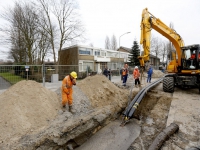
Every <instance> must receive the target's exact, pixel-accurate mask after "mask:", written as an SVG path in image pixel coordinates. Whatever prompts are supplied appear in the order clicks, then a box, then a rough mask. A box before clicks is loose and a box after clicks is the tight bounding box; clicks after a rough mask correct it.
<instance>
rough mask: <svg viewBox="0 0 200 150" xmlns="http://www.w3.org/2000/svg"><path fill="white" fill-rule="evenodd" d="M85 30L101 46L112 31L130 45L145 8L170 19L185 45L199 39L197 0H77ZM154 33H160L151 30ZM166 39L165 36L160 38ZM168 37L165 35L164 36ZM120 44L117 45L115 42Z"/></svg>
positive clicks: (136, 36)
mask: <svg viewBox="0 0 200 150" xmlns="http://www.w3.org/2000/svg"><path fill="white" fill-rule="evenodd" d="M77 1H78V3H79V9H80V12H81V17H82V21H83V23H84V24H85V27H86V30H87V34H86V38H87V39H88V41H87V42H86V43H81V44H82V45H89V44H90V43H92V44H93V45H94V47H99V48H104V47H105V38H106V36H108V37H109V38H111V36H112V35H113V34H114V35H115V36H116V38H117V43H118V44H119V37H120V36H121V35H123V34H124V33H126V32H131V33H129V34H125V35H123V36H121V38H120V45H121V46H124V47H128V48H131V46H132V44H133V41H134V39H137V41H138V42H139V41H140V21H141V14H142V10H143V9H144V8H146V7H147V8H148V10H149V12H151V13H152V14H153V15H154V16H155V17H157V18H159V19H160V20H161V21H162V22H164V23H165V24H166V25H169V24H170V22H172V23H173V25H174V28H175V30H176V32H177V33H179V34H180V36H181V37H182V38H183V40H184V42H185V45H189V44H198V43H200V27H199V25H200V17H199V14H200V9H199V8H200V0H77ZM13 3H14V0H6V1H4V0H0V5H1V6H2V5H4V6H5V5H8V4H9V5H12V4H13ZM152 33H153V35H155V36H158V37H160V38H161V37H162V35H160V34H158V33H157V32H156V31H154V30H152ZM163 39H165V38H163ZM166 40H167V39H166ZM118 46H119V45H118Z"/></svg>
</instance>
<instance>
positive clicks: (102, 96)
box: [77, 75, 128, 107]
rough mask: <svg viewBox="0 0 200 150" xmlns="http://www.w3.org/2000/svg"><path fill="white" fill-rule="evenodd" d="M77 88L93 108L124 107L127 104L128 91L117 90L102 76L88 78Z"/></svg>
mask: <svg viewBox="0 0 200 150" xmlns="http://www.w3.org/2000/svg"><path fill="white" fill-rule="evenodd" d="M77 86H78V87H79V88H80V89H81V90H82V91H83V92H84V93H85V94H86V96H87V97H88V98H89V100H90V101H91V105H92V106H93V107H103V106H106V105H112V104H113V105H114V104H117V105H118V106H119V107H124V106H126V104H127V99H128V90H125V89H120V88H118V87H117V86H115V85H114V84H113V83H112V82H111V81H109V80H108V78H106V77H105V76H103V75H95V76H89V77H87V78H85V79H84V80H82V81H80V82H79V83H78V84H77Z"/></svg>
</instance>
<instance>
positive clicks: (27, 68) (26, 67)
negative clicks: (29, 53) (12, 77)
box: [25, 66, 29, 80]
mask: <svg viewBox="0 0 200 150" xmlns="http://www.w3.org/2000/svg"><path fill="white" fill-rule="evenodd" d="M25 69H26V73H27V74H26V80H28V71H29V66H25Z"/></svg>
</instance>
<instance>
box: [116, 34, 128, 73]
mask: <svg viewBox="0 0 200 150" xmlns="http://www.w3.org/2000/svg"><path fill="white" fill-rule="evenodd" d="M129 33H131V32H126V33H124V34H122V35H120V36H119V49H120V38H121V37H122V36H123V35H125V34H129ZM119 58H120V51H119V56H118V63H119ZM119 74H120V64H119Z"/></svg>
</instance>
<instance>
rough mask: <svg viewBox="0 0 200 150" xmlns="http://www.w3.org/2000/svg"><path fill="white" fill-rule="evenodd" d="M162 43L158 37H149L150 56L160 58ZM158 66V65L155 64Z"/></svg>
mask: <svg viewBox="0 0 200 150" xmlns="http://www.w3.org/2000/svg"><path fill="white" fill-rule="evenodd" d="M162 46H163V45H162V41H161V39H160V38H158V37H154V36H153V35H152V36H151V54H153V55H155V56H156V58H159V57H160V56H162V50H161V49H162ZM156 65H158V63H156Z"/></svg>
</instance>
